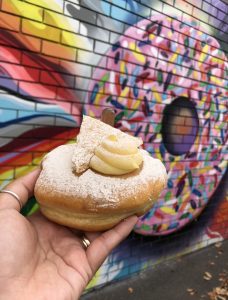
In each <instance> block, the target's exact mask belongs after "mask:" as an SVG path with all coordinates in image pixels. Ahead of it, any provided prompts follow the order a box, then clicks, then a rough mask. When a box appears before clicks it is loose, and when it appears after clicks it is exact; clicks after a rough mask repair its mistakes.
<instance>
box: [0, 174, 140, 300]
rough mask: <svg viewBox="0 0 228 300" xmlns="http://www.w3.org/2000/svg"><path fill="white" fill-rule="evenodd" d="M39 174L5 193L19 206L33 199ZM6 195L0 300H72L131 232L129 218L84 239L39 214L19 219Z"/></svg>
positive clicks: (1, 200)
mask: <svg viewBox="0 0 228 300" xmlns="http://www.w3.org/2000/svg"><path fill="white" fill-rule="evenodd" d="M39 173H40V170H39V169H36V170H35V171H33V172H31V173H29V174H28V175H26V176H24V177H21V178H19V179H17V180H15V181H13V182H12V183H10V184H9V185H8V186H7V187H6V188H5V189H7V190H10V191H13V192H15V193H16V194H17V195H18V196H19V197H20V200H21V202H22V204H23V205H24V204H25V203H26V201H27V200H28V198H29V197H31V196H32V195H33V189H34V186H35V182H36V180H37V178H38V176H39ZM19 209H20V207H19V203H18V202H17V201H16V199H14V197H13V196H12V195H9V194H7V193H0V270H1V272H0V300H2V299H4V300H5V299H7V300H11V299H17V300H20V299H23V300H26V299H29V300H30V299H34V300H36V299H42V300H44V299H48V300H49V299H55V300H58V299H60V300H63V299H67V300H68V299H73V300H76V299H78V298H79V297H80V295H81V293H82V292H83V290H84V289H85V287H86V285H87V284H88V283H89V281H90V280H91V279H92V277H93V276H94V274H95V272H96V271H97V269H98V268H99V267H100V265H101V264H102V262H103V261H104V260H105V258H106V257H107V255H108V254H109V253H110V252H111V250H112V249H113V248H114V247H116V246H117V245H118V244H119V243H120V242H121V241H122V240H123V239H124V238H125V237H126V236H127V235H128V234H129V233H130V232H131V230H132V228H133V227H134V225H135V223H136V221H137V217H136V216H132V217H129V218H128V219H126V220H125V221H123V222H121V223H119V224H118V225H117V226H115V227H114V228H113V229H111V230H108V231H106V232H103V233H91V232H90V233H89V232H86V233H85V235H86V237H87V239H89V241H90V242H91V244H90V246H89V247H88V248H87V249H85V248H84V247H83V244H82V240H81V237H80V235H79V234H77V233H76V232H74V231H73V230H71V229H69V228H67V227H64V226H60V225H57V224H54V223H52V222H50V221H49V220H47V219H46V218H45V217H44V216H42V214H41V213H40V212H37V213H35V214H33V215H32V216H30V217H24V216H23V215H21V214H20V212H19Z"/></svg>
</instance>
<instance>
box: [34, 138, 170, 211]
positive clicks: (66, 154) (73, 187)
mask: <svg viewBox="0 0 228 300" xmlns="http://www.w3.org/2000/svg"><path fill="white" fill-rule="evenodd" d="M74 151H75V145H72V144H71V145H63V146H60V147H58V148H56V149H54V150H53V151H51V152H50V153H49V154H48V155H47V156H46V157H45V159H44V160H43V170H42V172H41V174H40V177H39V179H38V183H37V184H38V185H39V186H41V187H42V188H43V189H45V191H47V193H52V191H54V193H56V194H62V195H66V194H67V195H69V196H75V195H77V197H75V201H77V198H84V199H86V198H87V197H89V198H90V199H93V201H90V203H89V204H88V203H87V204H86V203H85V206H87V209H89V211H96V210H97V209H98V208H99V207H110V206H116V205H118V202H119V201H120V200H119V199H120V198H121V197H122V196H121V195H123V193H124V197H127V196H129V197H132V201H134V199H136V197H137V196H138V195H137V189H138V188H137V187H138V186H139V185H141V186H144V187H145V188H147V187H148V185H149V184H151V181H152V182H155V181H156V180H160V181H161V180H164V186H165V183H166V177H167V175H166V170H165V167H164V166H163V164H162V163H161V162H160V160H158V159H153V158H152V157H151V156H149V155H148V154H147V152H146V151H145V150H140V151H141V152H142V155H143V162H144V163H143V165H142V168H141V170H140V171H136V172H133V173H131V174H127V175H123V176H118V177H117V176H104V175H101V174H98V173H96V172H94V171H93V170H91V169H88V170H86V171H85V172H84V173H83V174H82V175H76V174H75V173H74V172H73V170H72V155H73V153H74ZM88 205H89V206H90V207H88Z"/></svg>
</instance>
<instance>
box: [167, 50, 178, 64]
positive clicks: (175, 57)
mask: <svg viewBox="0 0 228 300" xmlns="http://www.w3.org/2000/svg"><path fill="white" fill-rule="evenodd" d="M177 56H178V53H177V52H175V53H174V54H173V55H172V56H171V57H170V60H169V61H170V62H171V63H173V62H174V61H176V59H177Z"/></svg>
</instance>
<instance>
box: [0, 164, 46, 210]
mask: <svg viewBox="0 0 228 300" xmlns="http://www.w3.org/2000/svg"><path fill="white" fill-rule="evenodd" d="M40 171H41V170H40V168H37V169H35V170H34V171H32V172H30V173H29V174H27V175H25V176H22V177H20V178H18V179H16V180H14V181H12V182H11V183H10V184H8V185H7V186H6V187H4V190H9V191H12V192H14V193H16V194H17V195H18V197H19V198H20V202H21V204H22V206H23V205H25V203H26V202H27V200H28V198H29V197H31V196H32V195H33V190H34V186H35V183H36V180H37V178H38V177H39V174H40ZM9 208H12V209H16V210H18V211H20V204H19V202H18V201H17V200H16V199H15V198H14V197H13V196H12V195H10V194H7V193H0V209H9Z"/></svg>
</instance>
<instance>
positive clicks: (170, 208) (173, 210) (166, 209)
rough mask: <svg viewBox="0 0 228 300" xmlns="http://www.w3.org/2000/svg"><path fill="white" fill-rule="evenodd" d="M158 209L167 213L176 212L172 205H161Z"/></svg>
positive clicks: (172, 213) (173, 213)
mask: <svg viewBox="0 0 228 300" xmlns="http://www.w3.org/2000/svg"><path fill="white" fill-rule="evenodd" d="M160 210H161V211H162V212H164V213H165V214H168V215H175V214H176V211H175V209H173V208H172V207H169V206H163V207H161V208H160Z"/></svg>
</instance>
